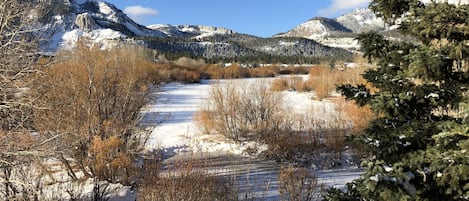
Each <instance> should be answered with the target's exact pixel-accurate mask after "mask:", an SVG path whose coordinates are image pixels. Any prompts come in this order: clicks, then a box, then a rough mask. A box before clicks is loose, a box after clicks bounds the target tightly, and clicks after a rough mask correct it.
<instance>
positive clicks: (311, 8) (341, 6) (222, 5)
mask: <svg viewBox="0 0 469 201" xmlns="http://www.w3.org/2000/svg"><path fill="white" fill-rule="evenodd" d="M105 1H108V2H110V3H112V4H114V5H116V6H117V8H119V9H121V10H123V11H124V12H125V13H126V14H127V15H128V16H130V17H131V18H133V19H134V20H135V21H137V22H138V23H140V24H142V25H150V24H173V25H183V24H190V25H208V26H217V27H225V28H229V29H232V30H233V31H235V32H240V33H247V34H251V35H256V36H261V37H269V36H272V35H274V34H277V33H280V32H285V31H288V30H289V29H291V28H293V27H295V26H296V25H298V24H301V23H303V22H305V21H306V20H308V19H311V18H312V17H315V16H324V17H337V16H339V15H341V14H343V13H345V12H347V11H351V10H353V9H356V8H363V7H366V6H367V5H368V3H369V0H288V1H287V0H132V1H129V0H105Z"/></svg>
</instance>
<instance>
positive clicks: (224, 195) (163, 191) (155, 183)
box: [138, 162, 238, 201]
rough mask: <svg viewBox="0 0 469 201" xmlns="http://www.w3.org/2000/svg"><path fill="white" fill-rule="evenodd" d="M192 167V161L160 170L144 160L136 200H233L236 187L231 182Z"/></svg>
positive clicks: (154, 164) (235, 196) (235, 195)
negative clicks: (143, 169)
mask: <svg viewBox="0 0 469 201" xmlns="http://www.w3.org/2000/svg"><path fill="white" fill-rule="evenodd" d="M195 166H196V165H195V164H193V162H188V163H178V164H174V165H173V166H172V167H169V168H170V169H167V170H165V172H162V171H161V166H159V164H158V163H154V162H152V163H150V164H148V163H147V165H146V166H145V175H144V176H143V181H142V183H141V185H140V187H139V194H138V200H141V201H147V200H148V201H173V200H187V201H192V200H193V201H198V200H237V197H238V195H237V190H236V188H235V185H234V183H233V182H232V181H230V180H228V179H226V178H223V177H220V176H216V175H209V174H208V173H206V172H204V171H203V170H197V169H195V168H194V167H195Z"/></svg>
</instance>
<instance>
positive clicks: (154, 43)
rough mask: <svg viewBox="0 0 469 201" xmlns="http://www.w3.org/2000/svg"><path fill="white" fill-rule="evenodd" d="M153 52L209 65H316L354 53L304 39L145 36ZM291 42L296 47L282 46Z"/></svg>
mask: <svg viewBox="0 0 469 201" xmlns="http://www.w3.org/2000/svg"><path fill="white" fill-rule="evenodd" d="M139 39H142V40H145V42H146V44H148V46H149V47H150V48H152V49H155V50H157V51H158V52H160V53H162V54H165V55H166V58H168V59H173V58H175V59H177V58H178V57H180V56H186V57H190V58H204V59H205V60H206V61H207V63H219V62H237V63H247V64H261V63H274V64H275V63H288V64H305V63H308V64H315V63H320V62H321V61H324V60H331V59H335V60H347V61H349V60H351V59H352V54H351V53H350V52H348V51H346V50H343V49H340V48H332V47H327V46H323V45H321V44H319V43H317V42H316V41H314V40H309V39H303V38H259V37H255V36H250V35H245V34H230V35H215V36H212V37H206V38H202V39H193V38H159V37H158V38H157V37H143V38H139ZM283 43H289V44H294V45H282V44H283Z"/></svg>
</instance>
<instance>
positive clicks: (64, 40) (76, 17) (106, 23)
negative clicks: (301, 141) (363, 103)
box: [39, 0, 350, 62]
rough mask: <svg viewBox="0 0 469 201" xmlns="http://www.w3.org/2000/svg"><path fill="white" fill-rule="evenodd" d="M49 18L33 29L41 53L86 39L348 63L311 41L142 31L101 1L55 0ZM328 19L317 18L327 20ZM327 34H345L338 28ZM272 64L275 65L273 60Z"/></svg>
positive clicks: (211, 31) (193, 52)
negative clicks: (37, 33)
mask: <svg viewBox="0 0 469 201" xmlns="http://www.w3.org/2000/svg"><path fill="white" fill-rule="evenodd" d="M49 12H50V13H49V14H48V15H45V16H46V17H45V18H44V19H41V20H40V21H41V24H40V25H39V29H40V30H42V31H41V32H40V34H41V35H42V36H43V38H44V39H45V40H43V41H42V43H41V47H42V51H43V52H45V53H47V54H53V53H54V52H56V51H57V50H58V49H61V48H64V49H69V48H73V47H74V46H75V45H76V43H77V41H78V40H79V39H80V38H87V40H89V41H91V42H92V43H93V44H97V45H99V46H100V47H102V48H111V47H113V46H115V45H117V44H118V43H120V42H122V41H127V42H132V43H135V42H137V43H142V44H145V45H147V46H148V47H150V48H153V49H155V50H156V51H157V52H159V53H161V54H166V55H176V56H191V57H203V58H209V59H214V60H215V61H216V60H217V59H218V60H219V59H224V60H225V59H226V60H237V59H239V58H250V60H254V59H256V60H258V58H265V59H264V60H263V61H265V62H268V61H272V60H273V59H272V58H274V57H275V58H274V59H278V58H279V57H282V58H283V59H284V60H285V61H291V60H290V59H291V58H295V59H297V60H298V61H305V60H304V59H301V58H307V60H309V61H310V60H314V59H317V58H325V57H332V56H333V57H340V58H349V57H350V53H348V52H347V51H345V50H343V49H337V48H331V47H325V46H323V45H322V44H319V43H317V42H316V41H313V40H308V39H302V38H293V39H288V40H287V39H280V38H259V37H255V36H250V35H246V34H240V33H236V32H234V31H232V30H230V29H226V28H219V27H210V26H202V25H165V24H157V25H151V26H148V27H145V26H142V25H140V24H138V23H136V22H134V21H133V20H132V19H130V18H129V17H128V16H127V15H126V14H124V13H123V12H122V11H121V10H120V9H118V8H116V7H115V6H114V5H112V4H110V3H107V2H105V1H101V0H57V3H55V4H53V5H51V8H50V9H49ZM327 20H328V19H320V21H327ZM327 28H328V29H337V30H339V31H338V32H340V31H342V30H346V28H344V27H342V26H340V25H339V24H337V23H336V24H333V25H330V26H328V27H327ZM275 61H277V62H281V61H278V60H275Z"/></svg>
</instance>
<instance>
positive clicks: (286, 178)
mask: <svg viewBox="0 0 469 201" xmlns="http://www.w3.org/2000/svg"><path fill="white" fill-rule="evenodd" d="M279 186H280V189H279V191H280V198H281V200H283V201H299V200H301V201H310V200H316V199H319V193H320V191H321V190H322V185H321V184H319V182H318V180H317V178H316V176H315V175H314V173H313V172H311V171H310V170H308V169H306V168H293V167H282V168H281V169H280V174H279Z"/></svg>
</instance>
